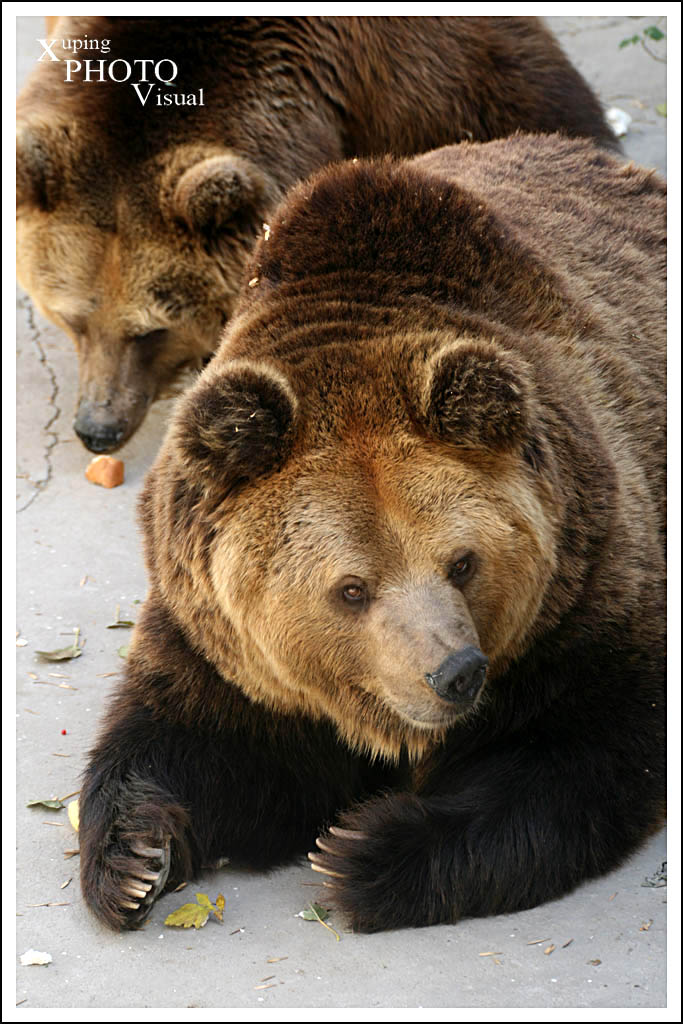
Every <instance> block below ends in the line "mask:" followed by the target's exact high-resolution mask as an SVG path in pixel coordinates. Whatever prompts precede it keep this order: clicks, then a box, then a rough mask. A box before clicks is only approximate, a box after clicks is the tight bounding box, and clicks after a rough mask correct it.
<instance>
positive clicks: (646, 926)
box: [638, 918, 653, 932]
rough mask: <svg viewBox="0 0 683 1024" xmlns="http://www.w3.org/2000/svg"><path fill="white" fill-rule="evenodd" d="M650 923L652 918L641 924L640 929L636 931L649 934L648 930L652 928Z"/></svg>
mask: <svg viewBox="0 0 683 1024" xmlns="http://www.w3.org/2000/svg"><path fill="white" fill-rule="evenodd" d="M652 923H653V922H652V918H650V920H649V921H645V922H644V923H643V924H641V926H640V928H639V929H638V930H639V931H641V932H649V930H650V928H651V926H652Z"/></svg>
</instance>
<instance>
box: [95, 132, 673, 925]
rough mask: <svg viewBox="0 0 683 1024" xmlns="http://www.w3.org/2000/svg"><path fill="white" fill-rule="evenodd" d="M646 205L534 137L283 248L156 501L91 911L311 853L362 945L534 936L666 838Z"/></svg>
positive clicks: (658, 499)
mask: <svg viewBox="0 0 683 1024" xmlns="http://www.w3.org/2000/svg"><path fill="white" fill-rule="evenodd" d="M664 213H665V188H664V184H663V183H662V182H661V181H660V180H659V179H658V178H657V177H656V176H654V175H653V174H652V173H651V172H648V171H645V170H642V169H638V168H635V167H634V166H633V165H630V166H628V167H622V166H620V165H619V163H618V162H617V161H616V160H615V159H614V158H612V157H610V156H607V155H605V154H604V153H602V152H601V151H599V150H598V149H596V148H594V147H593V146H592V145H591V144H590V143H588V142H585V141H567V140H563V139H561V138H560V137H559V136H549V137H541V136H538V137H534V136H531V137H523V136H518V137H515V138H512V139H508V140H505V141H501V142H492V143H489V144H485V145H480V144H464V145H462V146H456V147H450V148H445V149H442V150H438V151H436V152H434V153H431V154H428V155H426V156H424V157H421V158H418V159H416V160H412V161H395V160H389V159H385V160H383V161H381V160H380V161H376V162H370V161H358V162H349V163H347V164H342V165H339V166H336V167H334V168H332V169H328V170H326V171H323V172H321V173H319V174H318V176H317V177H315V178H314V179H313V180H312V181H310V182H308V183H305V184H303V185H300V186H298V187H297V188H296V189H295V190H294V192H293V193H292V195H291V197H290V198H289V199H288V200H287V201H286V202H285V203H284V204H282V205H281V206H280V208H279V210H278V212H276V214H275V216H274V217H273V219H272V226H271V233H270V237H269V239H268V241H264V242H262V243H261V244H260V245H259V247H258V249H257V252H256V255H255V262H254V263H253V264H252V266H251V268H250V271H249V273H250V277H251V279H252V282H254V281H255V282H256V283H255V284H254V286H253V287H252V288H249V287H246V288H245V289H244V291H243V295H242V298H241V301H240V305H239V308H238V311H237V314H236V317H235V319H234V320H233V322H232V325H231V326H230V328H229V329H228V331H227V333H226V334H225V337H224V339H223V342H222V345H221V348H220V350H219V352H218V354H217V355H216V357H215V359H214V360H213V362H212V363H211V365H210V366H209V367H208V368H207V370H206V371H205V372H204V374H203V376H202V377H201V378H200V380H199V382H198V383H197V384H196V386H194V387H193V388H192V389H191V390H190V391H189V392H188V394H187V395H186V396H185V398H184V399H183V400H182V402H181V405H180V407H179V410H178V412H177V414H176V416H175V419H174V421H173V423H172V426H171V429H170V431H169V434H168V436H167V438H166V441H165V443H164V446H163V449H162V451H161V453H160V455H159V457H158V459H157V462H156V464H155V466H154V468H153V469H152V471H151V473H150V475H149V477H148V480H147V484H146V489H145V491H144V496H143V502H142V506H141V509H142V524H143V526H144V531H145V536H146V549H147V564H148V571H149V577H150V592H149V597H148V599H147V602H146V604H145V607H144V611H143V614H142V617H141V620H140V622H139V623H138V625H137V627H136V631H135V635H134V639H133V643H132V647H131V651H130V656H129V659H128V662H127V666H126V680H125V683H124V684H123V685H122V686H121V688H120V690H119V692H118V693H117V695H116V698H115V700H114V702H113V704H112V706H111V710H110V711H109V714H108V717H107V719H106V722H105V726H104V729H103V732H102V734H101V736H100V738H99V741H98V743H97V746H96V747H95V749H94V751H93V753H92V757H91V761H90V764H89V767H88V769H87V772H86V777H85V782H84V786H83V790H82V796H81V822H82V824H81V859H82V883H83V890H84V893H85V897H86V899H87V902H88V903H89V904H90V906H91V907H92V909H93V911H94V912H95V913H96V914H97V915H98V916H99V917H100V918H101V919H102V920H103V921H105V922H106V923H107V924H108V925H110V926H112V927H114V928H119V927H131V926H134V925H136V924H137V923H139V922H140V921H141V920H142V919H143V918H144V917H145V916H146V914H147V913H148V912H149V909H150V906H151V904H152V901H153V900H154V899H155V898H156V897H157V896H158V895H159V892H160V891H161V890H162V889H163V888H164V886H165V885H166V884H176V883H177V882H178V881H179V880H180V879H184V878H186V877H188V876H189V875H192V873H194V872H197V871H199V870H200V868H201V867H202V866H203V865H207V864H210V863H212V862H215V861H216V860H217V859H218V858H220V857H229V858H230V860H231V861H232V862H233V863H234V864H237V865H248V866H251V867H254V868H269V867H272V866H273V865H275V864H278V863H281V862H283V861H286V860H288V859H290V858H292V857H295V856H297V855H299V854H301V853H302V852H304V851H306V850H307V849H311V848H312V847H313V844H314V842H315V839H316V836H319V837H320V838H319V839H318V843H317V845H318V849H317V852H316V853H314V854H311V860H312V862H313V866H314V867H315V868H316V869H318V870H320V871H322V872H325V873H326V874H327V875H328V876H329V881H330V883H331V885H332V888H331V889H329V891H328V892H329V894H331V896H332V897H333V898H334V900H335V901H336V904H337V905H338V906H339V907H340V908H341V909H342V910H343V911H344V913H345V914H346V916H347V918H348V921H349V922H350V923H351V925H352V926H353V927H354V928H357V929H361V930H369V931H372V930H376V929H381V928H391V927H397V926H404V925H427V924H434V923H437V922H441V921H455V920H457V919H458V918H461V917H463V916H466V915H481V914H494V913H501V912H509V911H514V910H519V909H521V908H524V907H530V906H533V905H534V904H537V903H539V902H541V901H543V900H548V899H551V898H554V897H557V896H560V895H561V894H562V893H565V892H567V891H569V890H571V889H572V888H573V887H574V886H575V885H577V884H578V883H580V882H581V881H583V880H584V879H587V878H590V877H592V876H595V875H598V874H600V873H601V872H605V871H608V870H610V869H611V868H613V867H614V866H615V865H617V864H618V863H619V862H620V861H621V859H622V858H623V857H625V856H626V855H627V854H629V853H630V852H631V851H632V850H634V848H635V847H636V846H637V845H638V844H639V843H640V842H641V841H642V840H643V839H645V837H646V836H648V834H650V833H651V832H652V830H654V829H655V828H657V826H658V825H659V824H660V823H661V821H662V819H663V813H664V796H665V755H664V723H665V714H664V558H663V531H664V513H663V495H664V424H665V418H664V385H665V371H664V358H665V353H664V298H665V296H664V259H665V245H664Z"/></svg>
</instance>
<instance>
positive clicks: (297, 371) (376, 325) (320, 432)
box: [141, 162, 610, 756]
mask: <svg viewBox="0 0 683 1024" xmlns="http://www.w3.org/2000/svg"><path fill="white" fill-rule="evenodd" d="M344 174H346V180H345V181H342V186H343V187H341V188H340V187H339V177H340V176H341V177H342V178H344ZM416 179H417V180H416ZM317 181H318V185H319V191H316V189H315V188H312V187H310V186H305V187H304V186H302V187H301V188H299V189H298V190H297V192H296V193H295V195H294V198H293V199H292V200H290V202H289V204H288V205H285V206H284V207H282V208H281V210H282V216H281V218H276V220H275V225H274V230H273V238H272V239H271V240H269V241H268V242H266V243H264V244H263V245H262V246H261V248H260V250H259V251H258V253H257V256H256V260H255V264H254V270H253V271H252V272H253V273H254V276H255V277H256V278H257V279H258V280H257V283H256V284H254V285H253V287H252V288H251V289H248V290H247V291H246V293H245V298H244V300H243V302H242V306H241V309H240V311H239V314H238V316H237V317H236V319H235V321H234V323H233V325H232V326H231V328H229V330H228V332H227V334H226V336H225V338H224V341H223V345H222V347H221V349H220V350H219V353H218V355H217V356H216V358H215V359H214V361H213V363H212V364H211V365H210V366H209V367H208V368H207V370H206V371H205V373H204V374H203V375H202V378H201V379H200V381H199V382H198V384H197V385H196V386H195V388H193V389H192V390H191V391H190V392H189V394H188V395H187V396H186V397H185V398H184V399H183V401H182V403H181V406H180V408H179V411H178V414H177V416H176V418H175V420H174V423H173V425H172V427H171V430H170V431H169V435H168V437H167V440H166V442H165V445H164V448H163V449H162V452H161V453H160V456H159V458H158V460H157V463H156V466H155V468H154V470H153V471H152V473H151V475H150V478H149V481H148V484H147V487H146V492H145V495H144V498H143V503H142V506H141V507H142V515H143V524H144V526H145V530H146V537H147V557H148V561H149V568H150V573H151V576H152V579H153V581H154V585H155V587H156V588H158V591H159V592H160V593H161V595H162V597H163V600H164V601H165V602H166V603H167V605H168V606H169V607H170V609H171V611H172V613H173V614H174V615H175V616H176V617H177V618H178V619H179V620H180V621H181V622H182V624H183V626H184V628H185V629H186V630H187V631H188V633H189V635H190V637H191V639H192V642H193V643H195V644H196V645H197V646H198V647H199V648H200V649H201V650H203V651H204V652H205V654H206V656H207V657H208V658H209V660H211V661H213V663H214V664H216V666H217V667H218V668H219V670H220V671H221V673H222V674H223V675H224V677H226V678H229V679H234V680H236V681H237V682H238V683H239V685H241V686H242V687H243V688H244V689H245V690H246V692H247V693H249V694H250V696H252V697H253V698H254V699H256V700H261V701H263V702H265V703H267V704H270V705H271V706H274V707H277V708H280V709H282V710H292V711H307V712H308V713H310V714H312V715H314V716H319V715H326V716H328V717H331V718H332V719H333V720H334V721H335V722H336V723H337V726H338V728H339V729H340V732H341V733H342V735H344V736H345V738H346V739H347V740H348V741H349V742H351V743H352V744H354V745H357V746H360V747H363V748H365V749H369V750H372V751H374V752H375V753H378V752H379V753H381V754H382V755H383V756H397V754H398V751H399V750H400V748H401V746H402V745H405V747H407V749H408V750H409V751H411V752H412V753H413V754H414V755H416V756H417V755H418V754H419V753H421V752H423V751H424V750H425V748H426V747H427V746H428V745H429V744H430V743H432V742H433V741H434V739H435V738H438V731H432V733H430V734H429V735H426V734H425V732H424V731H420V730H419V729H417V728H414V727H412V726H410V725H409V724H407V723H406V722H405V721H403V720H402V719H401V718H400V717H399V716H398V715H396V714H394V713H393V712H392V710H391V709H390V708H388V707H387V706H386V704H385V703H383V702H382V700H381V699H378V697H377V695H376V694H374V693H372V692H369V690H368V689H367V688H364V687H363V686H358V687H356V686H354V684H353V668H352V667H349V668H348V671H347V672H342V674H341V677H340V676H339V674H338V673H337V677H336V678H335V672H334V667H335V658H336V662H337V664H338V663H339V662H340V661H341V663H342V664H343V663H344V657H345V655H348V656H350V657H353V654H354V650H353V644H351V645H350V646H349V647H348V648H347V649H346V650H345V649H344V648H343V645H342V646H341V648H337V649H336V651H335V653H334V654H333V655H332V656H331V658H330V659H329V662H328V663H325V661H324V659H320V660H319V661H317V662H316V661H315V660H314V661H313V664H312V665H311V663H309V662H307V661H306V658H305V657H304V656H303V655H301V652H300V650H299V649H298V648H297V646H296V644H295V645H294V647H293V648H292V649H290V650H289V654H288V656H289V657H290V659H291V660H292V662H293V663H294V664H295V665H297V667H301V668H302V672H301V674H299V675H298V676H297V677H296V678H295V679H294V680H292V678H291V677H288V668H291V665H289V666H283V665H282V664H278V663H277V658H275V659H273V657H271V654H272V652H269V651H268V650H265V651H264V650H263V648H262V646H261V643H260V641H259V637H258V635H256V636H255V637H253V636H252V637H249V638H248V639H249V643H252V649H250V650H249V651H245V648H246V647H247V646H248V645H247V643H246V642H245V637H246V634H245V632H244V631H243V629H242V627H243V617H242V616H241V614H240V613H239V612H235V613H234V614H233V613H232V612H231V610H230V607H229V606H230V605H231V601H234V600H235V598H234V593H235V592H236V591H238V590H240V588H242V590H243V592H244V594H245V601H246V602H247V607H248V609H249V611H250V612H252V611H253V615H254V616H255V617H256V620H257V622H258V623H259V627H258V628H262V629H263V630H264V634H267V633H268V629H269V628H271V627H269V625H268V621H267V619H266V618H264V617H263V616H264V612H263V599H264V597H265V596H267V595H268V593H269V587H270V586H271V583H272V581H273V579H274V577H275V576H279V577H281V575H282V574H283V573H284V574H285V576H287V574H289V575H288V580H290V581H291V584H292V589H291V593H292V595H293V597H294V598H296V597H297V596H298V595H299V594H301V593H303V595H304V607H299V610H298V611H297V613H296V614H294V615H292V614H290V613H289V612H286V613H284V612H283V616H284V618H282V619H280V618H279V616H280V609H275V610H273V615H272V618H274V619H275V624H276V626H275V627H273V628H277V627H278V626H279V625H280V623H281V621H284V622H287V623H288V625H289V626H290V627H291V628H292V630H293V631H294V632H297V631H298V634H299V635H298V644H299V646H301V645H303V646H304V647H305V646H306V640H305V638H306V637H308V636H310V635H311V631H314V630H315V626H314V623H315V618H316V615H317V614H318V613H319V612H320V609H319V608H317V607H316V606H315V602H313V603H312V607H309V608H307V607H306V606H305V603H306V599H310V598H311V595H312V594H314V593H315V586H316V584H315V582H311V580H312V579H313V578H316V579H320V580H322V581H324V580H329V579H330V578H331V577H332V576H334V573H339V574H342V571H343V565H344V558H345V556H346V554H347V553H348V557H349V564H350V565H351V564H356V565H357V564H359V560H360V564H363V565H364V566H365V567H366V569H367V571H368V572H369V573H370V574H372V573H374V574H375V575H376V576H377V577H379V578H381V580H382V581H383V582H384V583H385V584H386V586H391V585H400V584H401V583H402V582H405V581H406V579H409V578H410V577H411V574H412V576H413V577H414V578H417V577H420V574H428V573H429V572H435V571H436V570H435V564H436V561H435V552H436V551H437V550H440V552H441V553H443V551H444V550H448V545H449V543H450V544H451V545H452V550H453V552H455V551H456V550H457V549H458V544H460V545H461V548H462V546H464V548H465V549H466V550H467V549H468V546H469V545H472V546H476V545H479V546H480V550H481V551H482V552H483V555H484V558H485V559H486V560H487V561H488V563H489V568H488V574H489V575H488V577H487V580H488V582H485V583H482V585H481V586H482V588H483V589H482V591H481V599H480V600H481V607H482V611H481V616H480V614H479V610H478V608H477V607H476V606H475V607H474V608H473V617H474V620H475V625H477V627H478V629H479V632H480V634H481V636H482V645H483V649H484V650H485V653H487V654H489V655H490V657H491V661H492V666H491V674H492V675H495V674H496V672H500V671H502V670H503V669H504V668H505V666H506V664H508V663H509V660H510V658H513V657H516V656H518V655H520V654H521V653H522V652H523V651H524V649H525V647H526V645H527V644H528V643H529V641H530V637H531V636H532V635H533V634H534V633H537V632H538V630H539V629H543V628H545V626H546V625H547V624H549V623H550V621H551V620H553V619H554V620H555V621H556V619H557V617H558V616H559V615H560V614H561V613H562V611H563V610H564V609H566V607H567V606H568V605H569V604H571V602H572V600H573V599H574V597H575V595H576V592H577V589H578V588H579V586H580V576H581V574H580V572H579V573H577V574H576V576H577V578H576V581H575V582H572V574H571V572H568V573H567V579H566V582H565V584H564V589H563V592H562V594H561V595H560V596H559V597H558V596H557V595H553V598H552V600H550V601H549V602H548V603H547V604H546V605H545V606H544V601H545V600H546V596H547V595H546V590H547V587H548V581H549V579H550V576H551V574H552V572H553V571H554V569H555V568H556V567H557V559H558V552H557V538H558V535H559V533H560V531H561V528H562V520H563V518H564V517H566V516H567V515H570V516H571V515H572V514H573V512H574V510H573V509H572V508H571V507H570V506H571V501H570V500H569V499H568V498H567V497H566V496H565V495H564V494H563V491H562V489H561V487H560V486H559V484H558V480H559V478H560V475H561V471H562V469H563V467H560V466H559V465H558V457H557V455H556V453H555V450H554V446H553V445H552V444H551V443H550V442H549V436H550V435H551V434H552V433H553V431H556V432H560V430H561V428H560V427H559V426H558V424H556V423H553V414H552V412H550V411H549V410H548V409H547V408H543V401H542V395H543V390H544V387H545V381H544V379H543V377H544V374H545V375H547V368H546V369H545V370H543V371H541V373H540V374H539V371H538V369H537V368H536V367H534V366H533V363H532V358H533V356H532V353H531V351H530V350H529V349H528V346H527V345H526V342H525V341H524V340H523V339H522V338H521V336H520V333H519V332H518V330H517V328H519V327H520V326H521V327H524V326H526V327H528V326H529V318H531V319H533V316H534V302H535V298H534V296H535V293H536V292H537V290H538V289H539V287H541V286H542V288H543V293H544V296H545V311H546V312H547V308H548V305H551V306H552V304H553V303H555V305H556V309H555V311H554V314H555V320H556V321H557V320H558V318H559V317H561V316H563V315H565V310H564V298H563V296H562V295H561V294H560V292H557V294H555V293H554V287H555V285H554V282H553V279H552V278H551V277H550V276H547V275H545V276H544V273H543V271H542V269H541V268H539V267H538V266H537V265H536V264H535V262H534V260H533V259H532V258H531V257H529V256H528V255H527V254H525V253H524V251H523V250H522V248H521V247H520V246H518V245H517V244H516V243H512V244H508V243H507V242H506V241H505V240H504V239H502V238H501V232H500V231H499V230H498V229H497V227H496V225H495V223H492V222H491V219H490V218H488V216H487V214H486V211H483V210H482V209H481V206H479V208H478V209H477V208H476V204H475V208H474V209H473V208H472V207H473V201H472V199H471V198H470V197H468V196H467V194H464V195H460V194H458V191H457V190H456V189H454V188H451V187H449V186H446V185H443V187H442V188H441V189H439V190H438V191H437V190H436V189H435V187H433V186H432V185H431V184H428V188H427V189H425V188H424V182H423V181H421V180H419V177H418V176H417V175H414V174H413V172H406V171H405V169H404V168H403V167H400V166H398V165H393V164H391V163H390V162H384V163H381V162H380V163H377V164H368V165H364V166H363V167H362V168H361V169H360V170H359V169H357V168H351V169H350V170H348V171H346V172H344V171H342V172H341V175H335V173H334V172H332V173H329V174H323V175H322V176H320V178H318V179H317ZM320 182H322V186H320ZM327 185H329V188H327V190H326V187H325V186H327ZM416 185H417V186H419V188H418V190H417V191H416ZM383 200H384V202H383ZM444 220H445V221H446V222H449V223H450V224H451V225H452V226H453V227H454V229H455V230H454V232H451V239H452V238H453V236H454V235H455V237H456V239H457V238H458V236H457V231H458V228H459V227H460V226H462V235H461V238H460V242H461V244H460V245H458V244H456V245H454V246H453V245H452V246H451V249H450V251H449V249H448V248H447V246H446V245H445V243H441V241H440V240H441V239H442V237H443V234H444V232H443V223H444ZM487 221H488V223H487ZM411 224H413V225H415V227H416V228H417V230H411V227H410V226H411ZM421 239H422V240H423V241H421ZM446 282H448V287H449V288H450V289H451V292H452V293H456V294H457V293H458V292H459V293H460V295H459V298H460V299H461V300H464V297H465V294H466V293H468V292H469V293H471V296H474V295H475V294H476V295H481V294H482V292H484V293H485V295H486V296H487V297H488V298H489V299H491V298H492V297H493V296H495V295H496V292H498V293H499V295H500V297H501V298H500V302H499V304H498V312H501V311H502V313H503V315H505V312H506V306H507V307H508V308H509V311H510V315H509V317H508V319H509V320H510V322H511V323H512V329H510V328H509V327H507V326H503V324H502V323H501V322H500V320H498V319H496V320H495V321H491V320H489V319H487V317H486V316H485V315H484V314H483V313H481V312H480V308H481V301H480V302H479V309H477V307H476V303H474V302H470V303H465V302H464V301H463V302H462V305H463V307H469V308H468V312H467V313H463V312H456V311H455V310H454V307H453V306H452V305H449V304H448V303H447V302H444V301H443V300H444V298H445V297H446V294H445V290H444V289H445V287H446ZM521 294H525V298H526V299H527V301H526V302H525V303H520V295H521ZM471 296H470V297H471ZM473 306H474V309H473ZM566 315H567V316H568V317H569V318H570V314H568V313H567V314H566ZM570 401H571V399H570ZM561 442H562V445H563V446H564V451H569V449H570V448H572V446H573V447H574V448H575V447H576V446H577V445H584V446H585V450H582V451H581V453H580V457H581V458H582V459H584V462H585V464H586V466H587V467H588V469H589V470H590V468H591V467H594V466H599V465H600V460H601V458H603V453H602V450H601V443H600V442H599V440H598V439H597V437H593V436H591V433H590V430H589V429H587V430H586V432H585V434H584V435H583V436H582V438H581V439H580V440H579V439H576V438H573V439H572V438H570V437H567V436H562V438H561ZM561 450H562V449H561ZM561 458H562V456H560V459H561ZM604 461H605V464H606V462H607V460H606V459H605V460H604ZM603 469H604V473H603V478H602V479H603V487H604V488H605V490H606V491H608V490H609V488H610V474H609V471H608V470H607V469H606V468H605V467H603ZM581 498H582V495H581V493H580V486H579V487H578V493H577V499H576V500H578V501H580V500H581ZM302 521H303V522H304V523H305V524H307V530H304V531H299V532H298V534H297V538H296V541H295V542H293V543H292V544H291V547H288V545H289V544H290V540H291V537H290V536H289V534H294V533H296V531H295V530H294V529H290V527H295V526H300V524H301V522H302ZM601 528H602V526H601V525H600V524H598V525H597V526H596V524H595V523H593V524H591V526H590V529H593V530H595V529H598V530H599V529H601ZM605 528H606V527H605ZM587 529H588V528H587ZM580 531H581V527H579V528H578V530H577V535H576V537H575V542H574V550H573V551H572V558H573V559H574V564H575V565H578V564H579V563H580V561H581V559H582V557H583V556H584V554H585V551H586V550H587V548H588V547H589V543H588V540H587V539H586V538H584V539H583V541H582V538H581V536H580ZM340 544H341V546H342V548H343V547H344V545H347V546H348V547H347V549H345V550H344V551H342V553H341V557H340V552H339V545H340ZM582 545H583V546H582ZM226 557H227V558H228V559H230V560H232V561H233V562H236V564H237V568H235V565H234V564H233V565H231V567H230V573H231V574H232V575H230V581H231V583H230V588H231V593H229V594H228V595H227V597H226V594H225V593H222V594H219V593H218V592H219V591H220V589H221V586H222V583H221V579H222V574H223V575H225V572H227V570H225V566H224V565H221V564H220V563H221V559H225V558H226ZM354 559H356V561H355V562H354ZM363 559H365V561H364V562H363ZM351 571H353V570H351ZM482 576H484V574H482ZM279 586H280V580H278V582H277V585H276V586H275V591H273V590H272V587H271V591H270V592H271V593H272V592H276V591H277V592H278V593H283V591H281V590H280V591H278V587H279ZM323 586H324V583H320V588H321V589H320V592H321V593H322V590H323ZM285 592H286V591H285ZM266 607H267V611H268V612H270V611H271V609H270V606H266ZM283 607H284V605H283ZM259 615H260V616H261V619H259ZM323 617H324V615H323ZM478 619H479V621H477V620H478ZM544 623H545V625H544ZM258 628H257V629H256V633H258ZM271 632H272V629H271ZM278 642H280V641H278ZM285 647H286V644H285ZM487 648H488V650H487ZM321 665H324V670H323V669H321ZM255 669H258V671H255ZM306 672H308V675H306Z"/></svg>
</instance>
